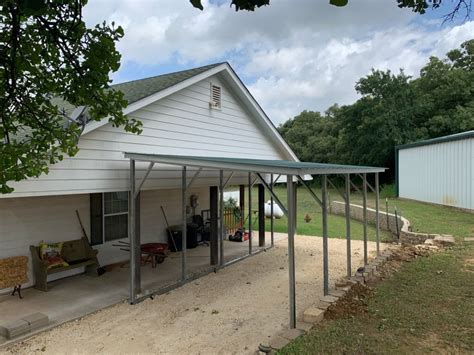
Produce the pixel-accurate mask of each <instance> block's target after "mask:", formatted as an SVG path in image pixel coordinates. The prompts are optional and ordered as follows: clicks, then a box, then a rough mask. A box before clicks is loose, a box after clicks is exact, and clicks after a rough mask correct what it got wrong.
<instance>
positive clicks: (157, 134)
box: [0, 75, 285, 198]
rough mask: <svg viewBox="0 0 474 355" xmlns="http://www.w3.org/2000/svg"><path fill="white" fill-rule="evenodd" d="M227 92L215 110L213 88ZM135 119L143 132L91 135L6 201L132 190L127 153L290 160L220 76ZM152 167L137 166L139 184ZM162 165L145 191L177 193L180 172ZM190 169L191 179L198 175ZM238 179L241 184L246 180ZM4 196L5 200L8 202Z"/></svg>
mask: <svg viewBox="0 0 474 355" xmlns="http://www.w3.org/2000/svg"><path fill="white" fill-rule="evenodd" d="M211 82H212V84H214V85H218V86H220V87H221V109H219V110H212V109H210V108H209V100H210V93H209V88H210V85H211ZM130 116H132V117H134V118H137V119H139V120H140V121H142V122H143V133H142V134H141V135H134V134H131V133H127V132H125V131H124V130H123V129H122V128H114V127H112V125H111V124H106V125H104V126H102V127H99V128H97V129H96V130H94V131H92V132H89V133H87V134H85V135H84V136H83V137H81V139H80V141H79V148H80V150H79V153H78V154H77V155H76V156H75V157H72V158H71V157H65V159H64V160H63V161H62V162H59V163H57V164H55V165H52V166H51V167H50V172H49V174H47V175H42V176H41V177H40V178H38V179H29V180H27V181H22V182H18V183H13V184H12V185H13V187H14V188H15V192H14V193H12V194H8V195H4V196H2V197H3V198H11V197H21V196H38V195H56V194H80V193H93V192H111V191H121V190H128V176H129V170H128V169H129V163H128V161H127V160H126V159H124V156H123V153H124V152H126V151H128V152H136V153H154V154H175V155H194V156H225V157H237V158H256V159H284V158H285V157H284V153H283V152H282V151H281V148H280V147H278V148H277V146H276V145H275V144H274V143H272V141H271V140H270V138H269V137H268V136H267V134H270V133H268V129H264V128H263V123H262V122H260V121H259V120H257V119H256V118H255V117H252V115H250V114H249V113H248V112H247V111H246V109H245V107H244V105H243V104H242V103H241V102H240V101H239V99H238V98H237V97H236V96H235V95H233V94H232V93H231V92H230V91H229V90H228V89H227V88H226V85H225V84H224V82H223V81H222V80H219V76H218V75H215V76H212V77H210V78H208V79H205V80H203V81H201V82H199V83H196V84H194V85H192V86H189V87H187V88H185V89H182V90H180V91H178V92H176V93H174V94H172V95H170V96H168V97H165V98H163V99H161V100H158V101H157V102H154V103H152V104H150V105H148V106H146V107H144V108H142V109H140V110H138V111H135V112H133V113H131V114H130ZM146 167H147V164H145V163H137V180H139V179H141V177H142V176H143V174H144V173H145V171H146ZM158 168H160V169H163V168H164V167H159V166H156V168H155V170H154V171H153V172H152V173H151V174H150V177H149V178H148V180H147V182H146V183H145V185H144V186H143V189H145V190H146V189H157V188H164V189H168V188H177V187H179V186H180V182H179V179H178V178H179V177H180V174H181V172H180V169H179V168H177V167H167V170H158ZM193 172H194V171H193V170H192V169H190V171H189V175H190V176H191V175H192V174H193ZM240 176H241V179H240V180H239V175H235V178H234V180H233V181H234V182H235V183H238V182H240V183H244V182H245V181H246V177H245V176H244V174H241V175H240ZM217 178H218V173H217V172H215V171H203V172H202V173H201V175H200V176H199V178H198V179H197V180H196V186H209V185H215V184H217V181H218V180H217ZM2 197H0V198H2Z"/></svg>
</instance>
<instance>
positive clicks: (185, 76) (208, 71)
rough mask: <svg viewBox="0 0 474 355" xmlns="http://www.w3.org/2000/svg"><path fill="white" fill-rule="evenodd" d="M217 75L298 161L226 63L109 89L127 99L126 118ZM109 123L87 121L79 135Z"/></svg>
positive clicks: (275, 141)
mask: <svg viewBox="0 0 474 355" xmlns="http://www.w3.org/2000/svg"><path fill="white" fill-rule="evenodd" d="M216 74H219V75H220V78H222V79H223V80H224V82H225V83H226V84H228V85H229V87H230V88H231V89H232V91H233V92H234V94H235V95H236V96H237V97H238V98H239V99H240V101H241V102H242V104H243V105H244V106H245V108H246V109H247V110H248V111H249V112H250V114H252V115H253V116H254V117H255V118H256V119H257V124H259V125H260V126H261V127H262V128H263V129H264V130H265V131H266V132H268V135H267V136H268V137H269V138H270V139H271V140H272V142H274V143H276V145H277V146H279V147H280V148H281V151H282V153H283V154H284V155H285V158H286V159H291V160H294V161H299V159H298V158H297V156H296V154H295V153H294V152H293V151H292V150H291V148H290V146H289V145H288V143H286V141H285V140H284V139H283V137H282V136H281V135H280V133H279V132H278V130H277V128H276V127H275V125H274V124H273V123H272V121H271V120H270V119H269V118H268V116H267V115H266V114H265V112H264V111H263V109H262V108H261V107H260V105H259V104H258V102H257V101H256V100H255V98H254V97H253V96H252V94H251V93H250V92H249V91H248V89H247V87H246V86H245V85H244V84H243V82H242V81H241V80H240V78H239V77H238V76H237V74H236V73H235V71H234V70H233V69H232V67H231V66H230V65H229V63H227V62H223V63H215V64H211V65H207V66H203V67H199V68H194V69H189V70H183V71H180V72H175V73H170V74H164V75H159V76H155V77H151V78H146V79H140V80H134V81H130V82H125V83H121V84H116V85H112V88H114V89H119V90H122V91H123V92H124V94H125V98H126V99H127V100H129V105H128V106H127V107H126V108H125V109H124V110H123V113H124V114H125V115H128V114H130V113H132V112H134V111H137V110H139V109H141V108H143V107H145V106H147V105H149V104H151V103H153V102H155V101H157V100H160V99H162V98H164V97H166V96H169V95H171V94H173V93H175V92H177V91H179V90H182V89H184V88H186V87H188V86H191V85H193V84H195V83H198V82H200V81H201V80H204V79H206V78H208V77H211V76H213V75H216ZM108 122H109V119H108V117H105V118H103V119H102V120H100V121H90V122H88V123H87V124H86V126H85V129H84V130H83V132H82V134H87V133H88V132H91V131H93V130H95V129H97V128H99V127H101V126H103V125H105V124H107V123H108Z"/></svg>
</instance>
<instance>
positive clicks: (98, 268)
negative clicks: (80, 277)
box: [76, 210, 105, 276]
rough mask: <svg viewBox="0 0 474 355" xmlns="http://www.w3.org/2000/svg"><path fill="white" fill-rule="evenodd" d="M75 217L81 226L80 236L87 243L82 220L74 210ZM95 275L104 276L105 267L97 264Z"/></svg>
mask: <svg viewBox="0 0 474 355" xmlns="http://www.w3.org/2000/svg"><path fill="white" fill-rule="evenodd" d="M76 216H77V219H78V221H79V225H80V226H81V230H82V236H83V237H85V238H86V239H87V241H89V240H90V239H89V237H88V235H87V233H86V230H85V229H84V225H83V224H82V219H81V216H80V215H79V211H78V210H76ZM89 245H91V243H90V242H89ZM97 273H98V274H99V276H101V275H103V274H105V267H103V266H100V264H97Z"/></svg>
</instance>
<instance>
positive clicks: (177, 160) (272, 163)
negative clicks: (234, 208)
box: [125, 152, 385, 328]
mask: <svg viewBox="0 0 474 355" xmlns="http://www.w3.org/2000/svg"><path fill="white" fill-rule="evenodd" d="M125 158H128V159H129V160H130V195H131V196H132V198H130V210H129V237H130V303H132V304H134V303H136V302H138V301H140V300H142V299H144V298H146V297H150V296H152V295H153V294H154V293H157V292H159V291H155V292H148V293H146V294H141V278H140V237H139V235H137V233H136V230H135V222H136V207H135V205H136V198H137V196H138V194H139V192H140V189H141V187H142V186H143V183H144V182H145V180H146V179H147V177H148V175H149V173H150V172H151V170H152V169H153V167H154V166H155V164H164V165H174V166H181V167H182V184H181V186H182V212H183V213H182V216H183V220H182V222H183V230H182V245H183V248H182V279H181V284H183V283H185V282H187V281H189V280H187V277H186V275H187V273H186V262H187V259H186V200H187V189H188V188H189V187H190V186H191V184H192V183H193V181H194V180H195V179H196V178H197V176H198V175H199V173H200V171H201V170H202V169H215V170H216V171H219V194H220V203H219V215H220V218H219V221H221V222H222V221H223V218H222V216H223V210H224V206H223V189H224V187H225V185H226V183H227V181H228V180H229V179H228V180H227V181H224V171H230V172H232V173H233V172H246V173H248V177H249V185H252V175H255V179H258V180H259V181H260V183H261V184H263V185H264V186H265V188H266V189H267V190H268V191H269V193H270V195H271V196H272V198H273V199H274V201H275V202H276V203H277V204H278V205H279V206H280V207H281V209H282V210H283V212H284V213H285V215H286V216H287V217H288V262H289V299H290V328H295V327H296V300H295V299H296V288H295V251H294V236H295V232H296V196H295V194H296V189H295V183H293V181H295V180H296V181H300V182H301V183H302V184H303V185H304V186H305V187H306V188H307V189H308V190H309V192H310V194H311V195H312V196H313V198H314V199H315V201H316V202H317V203H318V205H319V206H320V207H321V208H322V226H323V274H324V285H323V286H324V295H327V294H328V293H329V260H328V218H327V217H328V193H327V187H328V183H329V184H331V185H332V186H334V184H332V182H331V180H329V178H328V176H327V175H337V174H340V175H344V176H345V192H339V193H340V195H341V196H342V198H343V199H344V201H345V203H346V239H347V272H348V277H350V276H351V235H350V188H351V186H353V187H354V188H356V189H357V187H356V186H355V185H354V184H353V183H352V181H351V176H350V175H351V174H357V175H359V176H360V177H361V178H362V181H363V191H362V193H363V207H364V209H363V211H364V262H365V263H367V188H368V187H369V188H370V189H372V191H374V192H375V194H376V242H377V253H379V203H378V202H379V173H381V172H384V171H385V168H379V167H368V166H353V165H336V164H320V163H308V162H298V161H287V160H260V159H241V158H227V157H198V156H176V155H161V154H141V153H132V152H126V153H125ZM135 162H147V163H149V165H148V169H147V172H146V173H145V175H144V177H143V178H142V179H141V181H139V182H138V184H137V182H136V177H135ZM187 167H192V168H197V169H198V170H197V171H196V173H195V174H194V176H192V177H191V180H190V181H189V182H188V179H187V176H186V169H187ZM367 174H375V186H374V187H372V186H371V185H370V184H369V183H368V182H367ZM264 175H270V176H271V179H270V180H271V182H270V184H269V183H268V181H267V180H268V179H266V178H265V176H264ZM274 175H277V176H278V177H277V180H278V178H279V176H281V175H286V177H287V182H292V183H287V207H285V206H284V205H283V203H282V202H281V201H280V200H279V198H278V197H277V196H276V195H275V193H274V192H273V189H272V184H273V182H274V181H275V180H274V179H273V176H274ZM305 175H321V177H322V188H321V193H322V197H321V199H320V198H319V197H318V196H317V195H316V194H315V193H314V191H313V190H312V189H311V187H310V186H308V185H307V184H306V182H305V181H304V179H303V177H304V176H305ZM334 187H335V186H334ZM338 191H339V190H338ZM249 203H250V201H249ZM223 238H224V224H223V223H220V225H219V237H218V243H219V263H218V266H217V267H216V269H215V270H217V269H218V268H220V267H224V266H225V264H224V262H223V257H224V249H223V240H224V239H223ZM251 239H252V237H251V236H250V242H249V255H252V244H251Z"/></svg>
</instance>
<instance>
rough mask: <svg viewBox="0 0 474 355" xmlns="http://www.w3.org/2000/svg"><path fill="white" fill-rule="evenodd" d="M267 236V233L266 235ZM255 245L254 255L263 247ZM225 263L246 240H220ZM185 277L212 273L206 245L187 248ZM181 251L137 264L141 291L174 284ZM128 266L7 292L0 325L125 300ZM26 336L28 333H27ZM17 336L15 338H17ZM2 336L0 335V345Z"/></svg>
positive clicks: (63, 317)
mask: <svg viewBox="0 0 474 355" xmlns="http://www.w3.org/2000/svg"><path fill="white" fill-rule="evenodd" d="M267 237H268V238H267V239H269V238H270V234H269V233H268V236H267ZM274 239H275V242H277V241H281V240H284V239H286V235H285V234H278V233H277V234H274ZM268 247H270V245H266V246H265V247H264V248H258V247H255V249H254V254H257V253H259V252H260V251H263V250H266V248H268ZM224 248H225V251H226V262H230V263H231V262H232V261H233V260H239V259H241V258H243V257H245V256H246V255H247V254H248V250H249V246H248V241H245V242H231V241H227V240H226V241H224ZM187 258H188V270H189V276H188V277H189V278H193V277H194V278H196V277H198V276H203V275H205V274H208V273H210V272H213V270H214V268H213V267H211V266H210V256H209V246H206V245H199V246H198V247H196V248H194V249H188V250H187ZM180 267H181V252H176V253H171V254H170V256H169V257H168V258H166V260H165V261H164V262H163V263H162V264H158V265H157V266H156V267H155V268H152V266H151V263H147V264H145V265H142V266H141V268H140V269H141V276H142V287H143V289H144V290H148V289H151V290H154V289H160V290H162V293H165V292H167V291H169V290H170V289H172V288H174V287H176V285H177V284H179V282H180V278H181V268H180ZM129 278H130V268H129V264H128V262H124V263H121V264H116V265H114V266H113V267H111V268H109V269H108V271H107V272H106V273H105V274H103V275H101V276H99V277H90V276H87V275H85V274H80V275H76V276H71V277H67V278H63V279H60V280H56V281H52V282H50V283H48V286H49V289H50V291H48V292H43V291H39V290H36V289H34V288H27V289H25V290H23V291H22V295H23V297H24V298H23V299H21V300H20V299H18V296H14V297H12V296H10V294H3V295H0V313H1V322H0V325H1V324H4V323H8V322H9V321H13V320H16V319H21V318H22V317H24V316H27V315H29V314H33V313H36V312H41V313H43V314H45V315H47V316H48V317H49V321H50V326H57V325H58V324H62V323H64V322H67V321H70V320H73V319H78V318H81V317H83V316H85V315H87V314H90V313H94V312H96V311H99V310H101V309H104V308H107V307H110V306H112V305H115V304H117V303H120V302H123V301H125V300H127V298H128V296H129V281H130V280H129ZM27 336H31V333H30V334H27ZM17 340H18V339H15V341H17ZM5 341H6V339H4V338H2V337H1V336H0V344H1V343H3V342H5Z"/></svg>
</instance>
